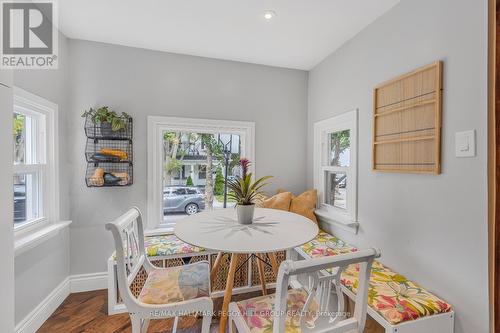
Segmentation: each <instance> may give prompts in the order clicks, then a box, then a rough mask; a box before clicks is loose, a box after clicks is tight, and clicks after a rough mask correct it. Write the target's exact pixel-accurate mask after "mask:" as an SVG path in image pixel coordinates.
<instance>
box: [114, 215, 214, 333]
mask: <svg viewBox="0 0 500 333" xmlns="http://www.w3.org/2000/svg"><path fill="white" fill-rule="evenodd" d="M106 229H107V230H110V231H111V232H112V234H113V238H114V241H115V246H116V261H117V280H118V290H119V291H120V296H121V297H122V299H123V302H124V303H125V306H126V307H127V311H128V312H129V314H130V320H131V322H132V333H141V332H142V333H145V332H147V330H148V326H149V321H150V320H151V319H163V318H172V317H175V321H174V328H173V332H175V331H176V328H177V322H178V317H179V316H180V315H188V314H202V315H203V321H202V329H201V332H202V333H208V332H209V329H210V323H211V321H212V312H213V302H212V299H211V298H210V297H209V290H210V279H209V276H210V271H209V264H208V262H207V261H201V262H197V263H195V264H190V265H184V266H180V267H170V268H158V267H155V266H154V265H152V264H151V262H150V261H149V259H148V257H147V256H146V253H145V248H144V231H143V225H142V216H141V212H140V210H139V209H138V208H132V209H130V210H129V211H128V212H127V213H125V214H124V215H122V216H120V217H119V218H118V219H116V220H115V221H114V222H111V223H107V224H106ZM142 267H144V269H145V270H146V272H147V274H148V278H147V279H146V282H145V284H144V287H143V289H142V291H141V293H140V295H139V297H135V296H134V295H133V294H132V292H131V291H130V284H131V283H132V282H133V281H134V279H135V277H136V275H137V274H138V273H139V272H140V270H141V268H142Z"/></svg>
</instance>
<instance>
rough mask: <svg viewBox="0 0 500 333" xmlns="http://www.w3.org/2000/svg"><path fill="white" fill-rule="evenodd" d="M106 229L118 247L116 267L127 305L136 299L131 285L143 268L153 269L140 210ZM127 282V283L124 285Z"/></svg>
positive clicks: (134, 209)
mask: <svg viewBox="0 0 500 333" xmlns="http://www.w3.org/2000/svg"><path fill="white" fill-rule="evenodd" d="M106 229H107V230H110V231H111V233H112V234H113V238H114V241H115V247H116V263H117V265H116V267H117V280H118V290H119V291H120V295H122V298H123V301H124V302H125V305H127V306H129V304H127V302H128V303H130V302H132V300H131V298H134V296H133V295H132V293H131V291H130V285H131V284H132V282H133V281H134V279H135V277H136V276H137V274H138V273H139V271H140V270H141V268H142V267H144V269H145V270H146V272H147V273H149V272H150V271H151V270H152V269H154V268H153V266H152V264H151V263H150V261H149V259H148V257H147V256H146V250H145V247H144V230H143V225H142V216H141V212H140V210H139V208H136V207H134V208H132V209H130V210H129V211H128V212H127V213H125V214H123V215H122V216H120V217H119V218H117V219H116V221H115V222H112V223H107V224H106ZM124 281H126V283H124Z"/></svg>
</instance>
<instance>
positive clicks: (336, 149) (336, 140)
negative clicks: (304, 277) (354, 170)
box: [328, 130, 351, 167]
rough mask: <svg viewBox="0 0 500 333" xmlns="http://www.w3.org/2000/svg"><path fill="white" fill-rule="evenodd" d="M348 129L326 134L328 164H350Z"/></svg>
mask: <svg viewBox="0 0 500 333" xmlns="http://www.w3.org/2000/svg"><path fill="white" fill-rule="evenodd" d="M350 135H351V133H350V130H343V131H339V132H333V133H329V134H328V141H329V142H328V146H329V161H328V165H330V166H338V167H348V166H349V165H350V154H351V138H350Z"/></svg>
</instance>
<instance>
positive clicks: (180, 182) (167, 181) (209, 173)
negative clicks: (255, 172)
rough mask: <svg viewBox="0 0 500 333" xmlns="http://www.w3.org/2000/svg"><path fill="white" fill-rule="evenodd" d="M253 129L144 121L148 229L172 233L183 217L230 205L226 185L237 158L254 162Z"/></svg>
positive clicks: (221, 124)
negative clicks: (225, 190) (170, 230)
mask: <svg viewBox="0 0 500 333" xmlns="http://www.w3.org/2000/svg"><path fill="white" fill-rule="evenodd" d="M254 126H255V125H254V123H251V122H238V121H222V120H205V119H189V118H171V117H148V214H149V216H150V218H149V219H148V222H149V223H148V228H149V229H155V228H158V227H161V228H167V229H171V228H173V227H174V225H175V223H177V221H180V220H181V219H182V217H184V216H186V215H191V214H196V213H198V212H200V211H203V210H206V209H218V208H223V207H231V206H234V202H231V200H230V199H229V198H227V197H226V198H224V189H225V186H224V185H225V181H226V180H227V179H228V178H229V177H232V175H233V171H234V170H235V167H236V165H237V162H238V161H239V159H240V157H247V158H249V159H250V160H251V161H252V162H254V163H255V161H254V158H253V156H254V151H253V149H254V148H253V147H254V143H253V133H254ZM253 167H254V165H253ZM226 170H227V172H226ZM210 180H211V181H210ZM162 193H163V194H164V195H161V194H162ZM168 193H171V195H168Z"/></svg>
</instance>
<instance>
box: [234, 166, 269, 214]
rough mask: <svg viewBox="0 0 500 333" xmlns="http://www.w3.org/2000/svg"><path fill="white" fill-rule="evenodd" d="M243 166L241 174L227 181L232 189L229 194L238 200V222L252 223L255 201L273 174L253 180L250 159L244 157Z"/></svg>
mask: <svg viewBox="0 0 500 333" xmlns="http://www.w3.org/2000/svg"><path fill="white" fill-rule="evenodd" d="M239 164H240V166H241V176H236V177H235V178H234V179H230V180H228V181H227V187H228V189H229V190H230V192H229V194H228V196H229V197H230V198H232V199H234V200H235V201H236V212H237V215H238V223H240V224H252V222H253V214H254V209H255V202H256V201H257V200H258V199H259V197H261V195H262V191H261V189H262V188H263V187H264V186H266V185H268V183H266V182H265V181H266V180H267V179H269V178H271V177H272V176H266V177H262V178H259V179H257V180H255V181H254V182H253V181H252V177H253V174H252V173H251V172H248V171H249V170H248V169H249V167H250V161H249V160H248V159H246V158H242V159H241V160H240V162H239Z"/></svg>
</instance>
